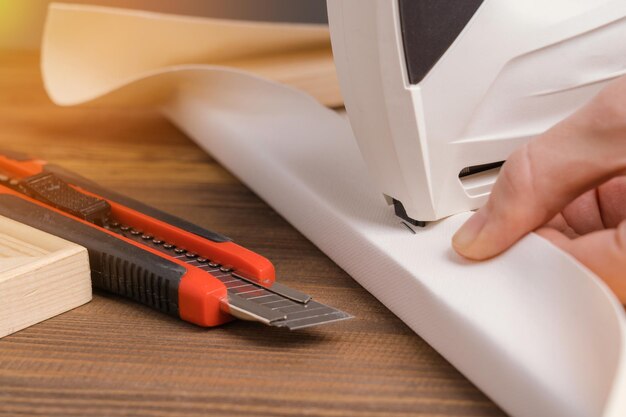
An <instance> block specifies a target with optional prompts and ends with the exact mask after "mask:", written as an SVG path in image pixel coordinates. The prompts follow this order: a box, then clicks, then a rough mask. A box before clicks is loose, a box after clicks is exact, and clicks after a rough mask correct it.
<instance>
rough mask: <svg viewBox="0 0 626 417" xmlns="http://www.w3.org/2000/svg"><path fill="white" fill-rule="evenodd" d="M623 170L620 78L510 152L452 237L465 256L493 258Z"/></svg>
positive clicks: (625, 121)
mask: <svg viewBox="0 0 626 417" xmlns="http://www.w3.org/2000/svg"><path fill="white" fill-rule="evenodd" d="M624 170H626V77H622V78H620V79H618V80H616V81H614V82H613V83H611V84H610V85H609V86H607V87H606V88H605V89H604V90H602V91H601V92H600V94H598V95H597V96H596V97H595V98H594V99H593V100H592V101H591V102H589V103H588V104H587V105H585V106H584V107H583V108H581V109H580V110H578V111H577V112H576V113H574V114H573V115H572V116H570V117H569V118H567V119H565V120H563V121H562V122H561V123H559V124H557V125H556V126H554V127H553V128H551V129H550V130H548V131H547V132H546V133H544V134H543V135H540V136H538V137H536V138H534V139H532V140H531V141H530V142H528V143H527V144H526V145H524V146H523V147H521V148H520V149H518V150H517V151H515V152H514V153H513V154H512V155H511V156H510V157H509V158H508V159H507V162H506V163H505V164H504V165H503V167H502V169H501V172H500V176H499V178H498V180H497V181H496V184H495V185H494V187H493V190H492V193H491V196H490V198H489V201H488V202H487V204H486V205H485V206H484V207H482V208H481V209H480V210H479V211H478V212H477V213H475V214H474V215H473V216H472V218H470V219H469V220H468V221H467V222H466V223H465V224H464V225H463V226H462V227H461V229H459V231H458V232H457V233H456V234H455V236H454V238H453V241H452V243H453V246H454V248H455V249H456V250H457V252H459V253H460V254H461V255H463V256H465V257H468V258H471V259H486V258H490V257H492V256H495V255H497V254H499V253H501V252H503V251H504V250H506V249H507V248H509V247H510V246H511V245H513V244H514V243H515V242H516V241H517V240H519V239H520V238H521V237H523V236H524V235H525V234H527V233H529V232H531V231H533V230H535V229H536V228H538V227H540V226H542V225H543V224H545V223H546V222H548V221H549V220H550V219H551V218H553V217H554V216H555V215H556V214H557V213H559V212H560V211H561V210H562V209H563V208H564V207H565V206H566V205H567V204H568V203H570V202H571V201H573V200H574V199H575V198H576V197H577V196H579V195H581V194H582V193H584V192H585V191H587V190H590V189H592V188H594V187H597V186H598V185H600V184H602V183H604V182H606V181H607V180H609V179H610V178H612V177H614V176H615V175H618V174H620V173H622V172H623V171H624Z"/></svg>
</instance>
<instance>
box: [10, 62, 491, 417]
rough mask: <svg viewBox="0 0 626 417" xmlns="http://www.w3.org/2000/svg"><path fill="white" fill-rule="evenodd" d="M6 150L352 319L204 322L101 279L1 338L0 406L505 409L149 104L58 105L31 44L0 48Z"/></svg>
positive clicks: (213, 411)
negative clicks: (187, 233)
mask: <svg viewBox="0 0 626 417" xmlns="http://www.w3.org/2000/svg"><path fill="white" fill-rule="evenodd" d="M0 148H4V149H8V150H14V151H23V152H28V153H32V154H36V155H37V156H39V157H41V158H43V159H46V160H48V161H51V162H54V163H57V164H61V165H63V166H65V167H67V168H69V169H72V170H74V171H77V172H78V173H80V174H82V175H84V176H87V177H89V178H91V179H94V180H96V181H98V182H100V183H101V184H103V185H105V186H107V187H113V188H114V189H116V190H119V191H120V192H122V193H125V194H127V195H129V196H132V197H135V198H137V199H139V200H142V201H144V202H147V203H149V204H153V205H155V206H158V207H161V208H163V209H165V210H166V211H169V212H171V213H173V214H175V215H178V216H181V217H184V218H186V219H188V220H191V221H193V222H195V223H198V224H200V225H202V226H205V227H207V228H209V229H215V230H217V231H219V232H222V233H224V234H226V235H228V236H230V237H232V238H234V239H235V241H237V242H238V243H240V244H242V245H244V246H247V247H249V248H250V249H252V250H255V251H258V252H259V253H261V254H263V255H265V256H267V257H268V258H270V259H271V260H272V261H273V262H274V263H275V265H276V268H277V271H278V276H279V280H280V281H281V282H283V283H284V284H287V285H290V286H292V287H294V288H297V289H299V290H302V291H305V292H307V293H310V294H312V295H314V296H315V297H316V299H318V300H319V301H321V302H325V303H329V304H331V305H333V306H336V307H338V308H341V309H343V310H345V311H348V312H350V313H352V314H354V315H355V316H356V318H355V319H353V320H350V321H345V322H341V323H336V324H334V325H329V326H326V327H319V328H315V329H311V330H309V331H300V332H292V333H289V332H287V331H283V330H280V329H272V328H266V327H263V326H262V325H258V324H255V323H246V322H242V321H236V322H233V323H230V324H228V325H225V326H222V327H220V328H215V329H202V328H199V327H195V326H193V325H190V324H186V323H184V322H182V321H178V320H176V319H174V318H171V317H168V316H165V315H163V314H159V313H157V312H155V311H152V310H150V309H148V308H146V307H143V306H140V305H136V304H134V303H132V302H129V301H127V300H124V299H121V298H118V297H115V296H111V295H107V294H105V293H101V292H96V293H95V295H94V300H93V301H92V302H91V303H89V304H87V305H85V306H83V307H80V308H77V309H75V310H73V311H71V312H69V313H66V314H63V315H61V316H58V317H55V318H53V319H50V320H48V321H46V322H43V323H40V324H38V325H35V326H33V327H30V328H28V329H26V330H23V331H20V332H18V333H16V334H13V335H11V336H8V337H6V338H4V339H2V340H0V415H2V416H20V415H38V416H39V415H51V416H90V417H93V416H155V417H157V416H204V415H217V416H221V415H224V416H235V415H241V416H244V415H245V416H300V415H307V416H500V415H503V413H502V411H500V410H499V409H498V408H497V406H496V405H494V404H493V403H492V402H491V401H490V400H489V399H488V398H486V397H485V396H484V395H483V394H482V393H480V392H479V391H478V390H477V389H476V388H475V387H474V386H473V385H472V384H471V383H470V382H468V381H467V380H466V379H465V378H464V377H463V376H462V375H461V374H460V373H459V372H458V371H456V370H455V369H454V368H453V367H452V366H451V365H450V364H448V363H447V362H446V361H445V360H444V359H443V358H442V357H441V356H439V355H438V354H437V353H436V352H435V351H434V350H433V349H432V348H431V347H429V346H428V345H427V344H426V343H425V342H424V341H423V340H422V339H420V338H419V337H418V336H416V335H415V334H414V333H412V332H411V331H410V330H409V329H408V328H407V327H406V326H405V325H404V324H403V323H402V322H401V321H400V320H399V319H397V318H396V317H395V316H393V315H392V314H391V313H390V312H389V311H388V310H387V309H386V308H385V307H384V306H383V305H381V304H380V303H379V302H378V301H377V300H376V299H375V298H374V297H372V296H371V295H370V294H369V293H367V292H366V291H365V290H363V289H362V288H361V287H360V286H359V285H358V284H356V283H355V282H354V281H353V280H352V279H351V278H350V277H349V276H348V275H347V274H346V273H345V272H343V271H342V270H341V269H340V268H339V267H337V266H336V265H335V264H334V263H333V262H331V261H330V260H329V259H328V258H327V257H326V256H325V255H324V254H323V253H321V252H320V251H319V250H318V249H317V248H315V246H313V245H312V244H311V243H310V242H309V241H307V240H306V239H305V238H304V237H303V236H302V235H300V234H299V233H298V232H297V231H296V230H295V229H294V228H292V227H291V226H290V225H289V224H288V223H286V222H285V220H284V219H282V218H281V217H280V216H279V215H278V214H276V212H274V210H272V209H271V208H270V207H268V206H267V205H266V204H265V203H264V202H263V201H261V200H260V199H259V198H258V197H257V196H255V195H254V194H253V193H252V192H251V191H250V190H248V189H247V188H246V187H245V186H244V185H242V184H241V183H240V182H239V181H238V180H237V179H235V178H234V177H233V176H231V175H230V174H229V173H228V172H226V171H225V170H224V169H223V168H222V167H220V166H219V165H218V164H217V163H216V162H215V161H214V160H213V159H211V157H210V156H209V155H207V154H206V153H204V152H202V151H201V150H200V149H199V148H198V147H197V146H195V145H194V144H193V143H192V142H191V141H190V140H189V139H188V138H186V137H185V136H184V135H183V134H182V133H181V132H180V131H178V130H177V129H176V128H175V127H173V126H172V125H171V124H170V123H169V122H167V121H166V120H165V119H164V118H163V117H162V116H160V115H159V114H158V113H157V112H156V111H154V110H151V109H144V108H126V109H110V108H58V107H55V106H54V105H52V104H51V103H50V102H49V100H48V99H47V97H46V96H45V93H44V91H43V88H42V85H41V81H40V75H39V69H38V62H37V57H36V55H35V54H33V53H2V54H0ZM381 279H384V277H381Z"/></svg>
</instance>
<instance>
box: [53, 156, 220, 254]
mask: <svg viewBox="0 0 626 417" xmlns="http://www.w3.org/2000/svg"><path fill="white" fill-rule="evenodd" d="M44 171H47V172H51V173H54V174H55V175H57V176H58V177H60V178H62V179H63V180H65V181H67V182H69V183H71V184H74V185H76V186H79V187H81V188H82V189H84V190H87V191H89V192H92V193H94V194H97V195H99V196H100V197H103V198H106V199H107V200H110V201H114V202H116V203H118V204H122V205H124V206H126V207H128V208H131V209H133V210H135V211H138V212H140V213H144V214H146V215H148V216H150V217H153V218H155V219H157V220H161V221H162V222H165V223H169V224H171V225H172V226H176V227H178V228H179V229H181V230H185V231H187V232H189V233H193V234H194V235H197V236H200V237H203V238H205V239H209V240H211V241H213V242H217V243H220V242H230V241H231V239H230V238H229V237H226V236H224V235H221V234H219V233H216V232H212V231H210V230H207V229H204V228H202V227H200V226H197V225H195V224H193V223H190V222H188V221H187V220H183V219H181V218H180V217H176V216H173V215H171V214H169V213H166V212H164V211H161V210H158V209H156V208H154V207H151V206H149V205H147V204H144V203H142V202H139V201H137V200H134V199H132V198H129V197H126V196H124V195H121V194H118V193H116V192H114V191H111V190H108V189H106V188H104V187H102V186H100V185H98V184H96V183H95V182H93V181H91V180H89V179H87V178H85V177H82V176H80V175H78V174H76V173H74V172H72V171H68V170H66V169H65V168H63V167H60V166H58V165H54V164H46V166H45V167H44Z"/></svg>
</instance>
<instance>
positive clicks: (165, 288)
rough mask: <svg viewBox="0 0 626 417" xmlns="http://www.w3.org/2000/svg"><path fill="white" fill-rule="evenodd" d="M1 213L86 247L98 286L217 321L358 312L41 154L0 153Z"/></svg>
mask: <svg viewBox="0 0 626 417" xmlns="http://www.w3.org/2000/svg"><path fill="white" fill-rule="evenodd" d="M0 172H1V173H2V174H3V175H2V177H0V215H3V216H6V217H9V218H12V219H14V220H17V221H19V222H22V223H25V224H28V225H30V226H33V227H35V228H37V229H40V230H43V231H46V232H48V233H52V234H54V235H57V236H59V237H62V238H64V239H66V240H69V241H72V242H75V243H77V244H79V245H82V246H84V247H86V248H87V250H88V251H89V261H90V265H91V272H92V281H93V285H94V287H97V288H100V289H103V290H107V291H110V292H112V293H115V294H119V295H122V296H125V297H128V298H131V299H133V300H135V301H137V302H140V303H142V304H145V305H147V306H150V307H152V308H154V309H156V310H159V311H162V312H164V313H167V314H171V315H174V316H177V317H180V318H181V319H183V320H186V321H188V322H191V323H194V324H197V325H200V326H207V327H208V326H217V325H219V324H222V323H225V322H227V321H230V320H232V318H233V317H238V318H241V319H245V320H254V321H259V322H261V323H264V324H267V325H270V326H276V327H287V328H289V329H292V330H293V329H300V328H304V327H309V326H314V325H318V324H323V323H328V322H333V321H338V320H343V319H347V318H351V316H350V315H348V314H346V313H344V312H342V311H339V310H337V309H334V308H332V307H328V306H326V305H323V304H320V303H317V302H315V301H312V300H311V297H310V296H308V295H306V294H302V293H300V292H298V291H295V290H293V289H291V288H288V287H286V286H284V285H281V284H279V283H277V282H275V276H274V275H275V272H274V266H273V265H272V264H271V263H270V262H269V261H268V260H267V259H266V258H264V257H262V256H260V255H258V254H256V253H254V252H251V251H249V250H247V249H245V248H243V247H241V246H239V245H237V244H235V243H233V242H232V241H231V240H230V239H228V238H227V237H225V236H222V235H220V234H217V233H214V232H211V231H208V230H205V229H203V228H201V227H199V226H196V225H194V224H191V223H189V222H187V221H185V220H182V219H180V218H177V217H174V216H172V215H169V214H167V213H164V212H162V211H160V210H157V209H155V208H153V207H150V206H147V205H145V204H142V203H140V202H138V201H135V200H132V199H130V198H128V197H125V196H122V195H119V194H117V193H115V192H112V191H110V190H107V189H105V188H103V187H100V186H99V185H97V184H94V183H93V182H91V181H89V180H87V179H85V178H82V177H80V176H78V175H76V174H74V173H72V172H68V171H66V170H64V169H62V168H60V167H58V166H54V165H51V164H47V163H46V162H44V161H39V160H32V159H28V158H24V157H22V156H20V155H8V154H4V155H0Z"/></svg>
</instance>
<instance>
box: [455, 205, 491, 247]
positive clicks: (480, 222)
mask: <svg viewBox="0 0 626 417" xmlns="http://www.w3.org/2000/svg"><path fill="white" fill-rule="evenodd" d="M486 222H487V216H486V215H485V213H483V212H482V210H479V211H477V212H476V213H474V215H473V216H472V217H470V218H469V219H468V220H467V221H466V222H465V224H463V226H461V228H460V229H459V230H458V231H457V232H456V233H455V234H454V236H453V237H452V243H453V244H454V246H455V247H456V248H457V249H461V250H463V249H466V248H469V247H470V246H471V245H472V244H473V243H474V241H475V240H476V238H477V237H478V234H479V233H480V231H481V230H482V229H483V227H484V226H485V223H486Z"/></svg>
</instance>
